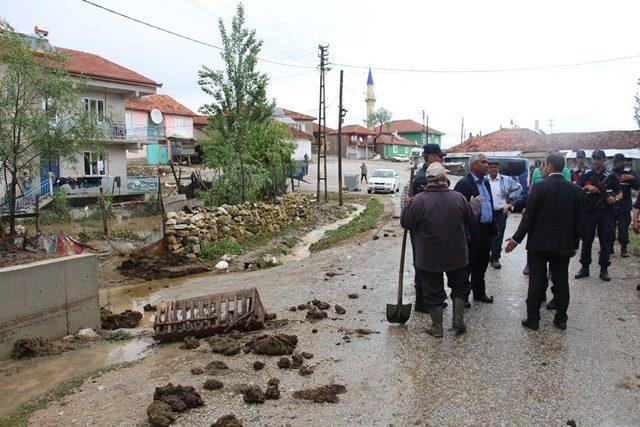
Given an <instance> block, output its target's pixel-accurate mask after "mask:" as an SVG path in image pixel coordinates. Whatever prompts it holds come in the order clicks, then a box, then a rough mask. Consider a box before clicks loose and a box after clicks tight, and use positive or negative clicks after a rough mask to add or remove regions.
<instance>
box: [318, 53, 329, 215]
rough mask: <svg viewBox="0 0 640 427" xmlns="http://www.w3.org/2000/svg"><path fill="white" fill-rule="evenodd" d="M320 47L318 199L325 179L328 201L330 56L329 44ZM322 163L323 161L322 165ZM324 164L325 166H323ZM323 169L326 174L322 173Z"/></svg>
mask: <svg viewBox="0 0 640 427" xmlns="http://www.w3.org/2000/svg"><path fill="white" fill-rule="evenodd" d="M318 49H320V54H319V55H318V56H319V57H320V100H319V102H318V138H317V144H318V187H317V192H316V200H317V202H318V203H320V181H324V201H325V202H326V201H327V134H326V130H327V115H326V114H327V104H326V99H325V73H326V71H327V69H326V66H327V59H328V57H329V45H325V46H323V45H318ZM320 163H323V165H321V164H320ZM322 166H324V167H322ZM321 171H324V174H323V175H321Z"/></svg>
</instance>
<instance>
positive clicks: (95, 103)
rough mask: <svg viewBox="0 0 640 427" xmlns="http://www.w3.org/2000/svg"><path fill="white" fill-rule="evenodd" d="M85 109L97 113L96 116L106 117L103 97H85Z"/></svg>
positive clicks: (83, 102) (83, 101) (83, 103)
mask: <svg viewBox="0 0 640 427" xmlns="http://www.w3.org/2000/svg"><path fill="white" fill-rule="evenodd" d="M82 105H83V106H84V111H86V112H87V113H91V114H95V116H96V117H98V118H101V117H104V101H103V100H102V99H92V98H84V99H83V100H82Z"/></svg>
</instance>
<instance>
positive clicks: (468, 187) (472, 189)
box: [453, 172, 498, 240]
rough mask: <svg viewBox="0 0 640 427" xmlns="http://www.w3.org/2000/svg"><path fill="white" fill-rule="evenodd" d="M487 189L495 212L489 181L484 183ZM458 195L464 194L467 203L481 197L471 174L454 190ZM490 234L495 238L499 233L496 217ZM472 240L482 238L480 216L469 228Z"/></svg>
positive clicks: (459, 182) (492, 222)
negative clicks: (473, 198) (472, 198)
mask: <svg viewBox="0 0 640 427" xmlns="http://www.w3.org/2000/svg"><path fill="white" fill-rule="evenodd" d="M484 185H485V187H486V188H487V192H488V193H489V201H490V202H491V210H492V211H493V195H492V194H491V185H489V181H486V180H485V182H484ZM453 189H454V190H455V191H457V192H458V193H460V194H462V195H463V196H464V198H465V199H467V201H469V200H471V197H476V196H479V195H480V192H479V191H478V187H477V186H476V182H475V180H474V179H473V176H472V175H471V172H469V173H468V174H467V175H466V176H465V177H464V178H462V179H461V180H460V181H458V183H457V184H456V186H455V187H454V188H453ZM490 227H491V228H490V233H491V235H492V236H495V235H496V234H497V233H498V228H497V227H496V219H495V217H494V218H493V219H492V221H491V225H490ZM467 235H468V236H469V237H471V239H472V240H473V239H479V238H480V237H481V236H482V233H481V231H480V216H478V217H477V218H476V219H475V221H474V222H472V223H471V226H470V227H469V232H468V234H467Z"/></svg>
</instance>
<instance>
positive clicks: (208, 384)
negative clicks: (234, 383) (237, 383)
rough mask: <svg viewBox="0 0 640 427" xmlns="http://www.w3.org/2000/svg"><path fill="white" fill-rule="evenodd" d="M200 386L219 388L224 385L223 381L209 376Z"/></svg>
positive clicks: (209, 388)
mask: <svg viewBox="0 0 640 427" xmlns="http://www.w3.org/2000/svg"><path fill="white" fill-rule="evenodd" d="M202 387H203V388H204V389H205V390H220V389H221V388H223V387H224V383H223V382H222V381H220V380H217V379H215V378H209V379H208V380H206V381H205V382H204V385H203V386H202Z"/></svg>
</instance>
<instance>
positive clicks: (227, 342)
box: [207, 335, 242, 356]
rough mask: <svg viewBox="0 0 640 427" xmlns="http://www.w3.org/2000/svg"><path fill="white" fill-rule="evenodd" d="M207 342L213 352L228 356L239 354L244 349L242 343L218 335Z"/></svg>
mask: <svg viewBox="0 0 640 427" xmlns="http://www.w3.org/2000/svg"><path fill="white" fill-rule="evenodd" d="M207 341H208V342H209V345H210V346H211V351H213V352H214V353H219V354H224V355H226V356H233V355H234V354H238V353H240V350H241V349H242V343H241V342H240V341H238V340H236V339H234V338H232V337H229V336H225V335H216V336H214V337H211V338H208V339H207Z"/></svg>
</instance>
